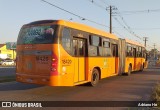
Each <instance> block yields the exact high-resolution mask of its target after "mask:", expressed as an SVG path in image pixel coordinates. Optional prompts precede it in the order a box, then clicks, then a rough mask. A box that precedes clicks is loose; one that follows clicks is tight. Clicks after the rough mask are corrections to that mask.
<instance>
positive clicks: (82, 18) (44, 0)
mask: <svg viewBox="0 0 160 110" xmlns="http://www.w3.org/2000/svg"><path fill="white" fill-rule="evenodd" d="M41 1H42V2H45V3H47V4H49V5H51V6H53V7H55V8H58V9H60V10H62V11H64V12H67V13H69V14H71V15H74V16H76V17H78V18H80V19H81V20H87V21H89V22H92V23H95V24H97V25H101V26H103V27H108V26H106V25H104V24H101V23H97V22H95V21H93V20H90V19H87V18H84V17H82V16H80V15H78V14H75V13H73V12H70V11H68V10H65V9H63V8H61V7H59V6H57V5H54V4H52V3H50V2H48V1H46V0H41Z"/></svg>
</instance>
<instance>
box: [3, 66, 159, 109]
mask: <svg viewBox="0 0 160 110" xmlns="http://www.w3.org/2000/svg"><path fill="white" fill-rule="evenodd" d="M0 71H2V70H0ZM5 72H7V74H9V75H15V68H10V69H7V71H5ZM5 72H4V73H5ZM4 73H3V74H4ZM0 74H1V75H2V73H1V72H0ZM159 79H160V68H156V67H150V68H149V69H146V70H144V71H143V72H135V73H132V74H131V75H130V76H114V77H110V78H105V79H102V80H101V81H100V82H99V84H98V86H96V87H90V86H87V85H80V86H74V87H50V86H41V85H34V84H24V83H19V82H9V83H0V101H149V100H150V95H151V93H152V89H153V87H154V85H155V84H156V83H157V82H158V81H159ZM56 109H59V110H61V108H56ZM63 109H64V108H63ZM70 109H73V108H70ZM89 109H90V110H91V109H92V110H93V108H89ZM101 109H102V108H101ZM103 109H104V110H106V108H103ZM112 109H113V108H110V110H112ZM119 109H120V108H118V110H119ZM123 109H124V108H122V110H123ZM125 109H126V108H125ZM127 109H128V108H127ZM38 110H39V109H38ZM51 110H52V109H51ZM67 110H68V109H67ZM73 110H75V109H73ZM76 110H81V108H79V109H77V108H76ZM86 110H88V108H86ZM94 110H99V108H96V109H95V108H94ZM107 110H108V108H107ZM114 110H115V108H114Z"/></svg>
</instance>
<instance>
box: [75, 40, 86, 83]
mask: <svg viewBox="0 0 160 110" xmlns="http://www.w3.org/2000/svg"><path fill="white" fill-rule="evenodd" d="M85 44H86V40H85V39H81V38H74V39H73V55H74V57H75V58H74V83H77V82H80V81H84V80H85V54H86V52H85V50H86V49H85V48H86V47H85Z"/></svg>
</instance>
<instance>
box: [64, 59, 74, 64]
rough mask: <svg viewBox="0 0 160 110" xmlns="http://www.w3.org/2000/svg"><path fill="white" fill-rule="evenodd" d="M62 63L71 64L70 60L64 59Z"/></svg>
mask: <svg viewBox="0 0 160 110" xmlns="http://www.w3.org/2000/svg"><path fill="white" fill-rule="evenodd" d="M62 63H63V64H67V65H70V64H71V63H72V60H70V59H64V60H62Z"/></svg>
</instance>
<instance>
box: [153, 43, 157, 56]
mask: <svg viewBox="0 0 160 110" xmlns="http://www.w3.org/2000/svg"><path fill="white" fill-rule="evenodd" d="M153 46H154V59H155V57H156V51H155V49H156V48H155V46H156V44H155V43H154V45H153Z"/></svg>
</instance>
